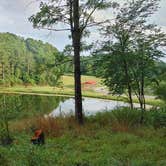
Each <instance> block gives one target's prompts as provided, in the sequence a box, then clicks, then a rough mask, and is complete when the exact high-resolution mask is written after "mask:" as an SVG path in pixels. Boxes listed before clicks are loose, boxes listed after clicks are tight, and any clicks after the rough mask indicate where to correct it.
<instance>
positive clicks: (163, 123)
mask: <svg viewBox="0 0 166 166" xmlns="http://www.w3.org/2000/svg"><path fill="white" fill-rule="evenodd" d="M149 116H150V117H151V124H152V125H153V127H154V128H155V129H157V128H163V127H166V108H160V109H158V110H157V109H155V110H151V111H150V112H149Z"/></svg>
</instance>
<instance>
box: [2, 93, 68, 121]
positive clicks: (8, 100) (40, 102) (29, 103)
mask: <svg viewBox="0 0 166 166" xmlns="http://www.w3.org/2000/svg"><path fill="white" fill-rule="evenodd" d="M4 98H5V105H4ZM66 99H67V98H65V97H60V96H56V97H52V96H36V95H8V94H1V95H0V112H2V113H3V112H4V111H3V110H4V109H6V110H7V111H8V112H9V111H10V119H20V118H28V117H32V116H37V115H42V114H45V113H49V112H51V111H52V110H54V109H55V108H57V107H58V105H59V103H60V102H63V101H65V100H66ZM4 107H5V108H4ZM1 117H2V116H1Z"/></svg>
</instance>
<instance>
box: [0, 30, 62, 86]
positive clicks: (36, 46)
mask: <svg viewBox="0 0 166 166" xmlns="http://www.w3.org/2000/svg"><path fill="white" fill-rule="evenodd" d="M63 60H65V57H64V56H63V55H62V54H60V53H59V52H58V50H57V49H56V48H55V47H53V46H52V45H50V44H48V43H43V42H42V41H37V40H34V39H31V38H28V39H26V40H25V39H23V38H21V37H18V36H16V35H14V34H10V33H0V84H1V85H5V86H13V85H16V84H22V83H23V84H25V85H29V84H31V85H33V84H44V85H48V84H56V82H58V81H59V78H60V76H61V75H62V74H63V72H64V66H63V65H61V62H63ZM57 63H58V65H56V64H57ZM48 74H49V76H50V77H55V78H56V79H49V78H48Z"/></svg>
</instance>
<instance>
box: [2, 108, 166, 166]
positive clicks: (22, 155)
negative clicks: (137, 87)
mask: <svg viewBox="0 0 166 166" xmlns="http://www.w3.org/2000/svg"><path fill="white" fill-rule="evenodd" d="M120 113H121V111H120ZM111 116H112V113H107V112H106V113H102V114H101V113H100V114H98V115H96V116H92V117H89V118H87V119H86V123H85V125H84V126H82V127H80V126H78V125H77V124H75V123H74V121H73V119H70V118H69V119H61V125H63V127H64V128H62V130H63V133H62V134H60V135H56V136H55V135H54V136H53V135H52V132H51V133H50V134H46V144H45V145H43V146H34V145H31V143H30V138H31V137H32V135H33V133H32V132H30V130H27V129H26V130H22V131H19V132H18V131H17V130H15V131H13V133H12V135H13V136H14V139H15V140H14V143H13V145H10V146H0V165H2V166H5V165H9V166H30V165H32V166H53V165H55V166H56V165H57V166H165V165H166V158H165V157H166V148H165V147H166V141H165V134H164V132H165V131H166V129H165V128H159V129H156V130H155V129H154V128H153V127H152V126H148V125H143V126H139V127H138V126H137V127H136V126H134V127H133V126H130V127H131V129H132V130H128V131H125V132H120V131H119V130H116V131H113V130H112V124H111V121H110V122H109V119H111ZM131 116H132V117H133V115H131ZM120 118H122V117H120ZM125 119H126V120H127V119H128V120H129V121H130V120H131V117H129V118H128V117H125ZM112 123H113V122H112ZM64 124H65V125H66V126H65V125H64ZM49 130H50V128H49ZM53 130H54V132H58V128H56V129H55V128H52V131H53ZM45 133H47V132H45Z"/></svg>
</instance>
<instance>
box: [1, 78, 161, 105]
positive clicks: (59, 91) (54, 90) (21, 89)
mask: <svg viewBox="0 0 166 166" xmlns="http://www.w3.org/2000/svg"><path fill="white" fill-rule="evenodd" d="M88 80H93V81H96V83H97V84H96V87H102V86H103V85H102V84H101V79H100V78H96V77H94V76H82V82H85V81H88ZM62 82H63V87H50V86H28V87H25V86H14V87H0V93H18V94H20V93H21V94H38V95H52V96H56V95H67V96H73V95H74V79H73V76H63V77H62ZM94 88H95V87H94ZM94 88H93V87H90V88H88V89H84V88H83V90H82V94H83V96H84V97H92V98H100V99H108V100H118V101H124V102H127V101H128V100H127V98H126V97H124V96H113V95H105V94H102V93H101V92H96V91H95V90H94ZM134 102H135V103H138V100H137V99H136V98H134ZM146 103H147V104H149V105H153V106H161V105H163V102H162V101H161V100H158V99H146Z"/></svg>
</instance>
